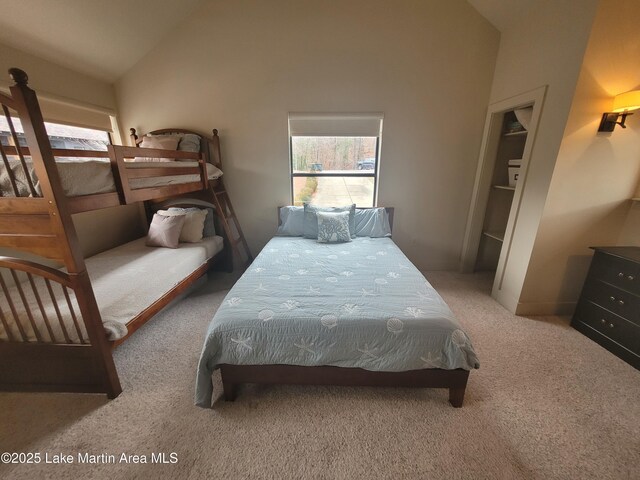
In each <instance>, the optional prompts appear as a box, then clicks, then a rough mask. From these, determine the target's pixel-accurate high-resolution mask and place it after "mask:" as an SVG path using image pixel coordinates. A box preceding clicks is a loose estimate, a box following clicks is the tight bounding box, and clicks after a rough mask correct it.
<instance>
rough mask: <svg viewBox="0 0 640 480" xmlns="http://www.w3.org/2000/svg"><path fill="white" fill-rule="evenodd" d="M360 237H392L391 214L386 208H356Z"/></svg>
mask: <svg viewBox="0 0 640 480" xmlns="http://www.w3.org/2000/svg"><path fill="white" fill-rule="evenodd" d="M356 235H357V236H358V237H371V238H378V237H390V236H391V226H390V225H389V214H388V213H387V211H386V210H385V209H384V208H356Z"/></svg>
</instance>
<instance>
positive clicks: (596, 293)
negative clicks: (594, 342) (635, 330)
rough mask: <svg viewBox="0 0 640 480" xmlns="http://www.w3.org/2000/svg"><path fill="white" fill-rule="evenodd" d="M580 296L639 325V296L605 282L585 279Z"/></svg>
mask: <svg viewBox="0 0 640 480" xmlns="http://www.w3.org/2000/svg"><path fill="white" fill-rule="evenodd" d="M582 298H584V299H585V300H590V301H591V302H593V303H596V304H598V305H600V306H602V307H604V308H606V309H607V310H610V311H612V312H614V313H616V314H618V315H620V316H621V317H623V318H626V319H627V320H629V321H630V322H633V323H635V324H636V325H640V297H637V296H636V295H633V294H632V293H629V292H627V291H624V290H621V289H619V288H616V287H613V286H611V285H609V284H607V283H604V282H601V281H598V280H593V279H590V278H589V279H587V283H586V284H585V286H584V292H583V294H582Z"/></svg>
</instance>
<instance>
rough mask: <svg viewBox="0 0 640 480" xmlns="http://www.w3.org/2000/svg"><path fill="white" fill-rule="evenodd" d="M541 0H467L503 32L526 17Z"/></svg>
mask: <svg viewBox="0 0 640 480" xmlns="http://www.w3.org/2000/svg"><path fill="white" fill-rule="evenodd" d="M539 1H540V0H467V2H469V3H470V4H471V5H473V7H474V8H475V9H476V10H477V11H478V12H480V14H481V15H482V16H483V17H484V18H486V19H487V20H489V22H491V23H492V24H493V26H494V27H496V28H497V29H498V30H500V31H501V32H504V31H505V30H506V29H507V28H509V26H510V25H512V24H513V23H515V22H517V21H518V20H520V19H522V18H524V16H525V15H526V14H527V13H529V12H530V11H531V9H532V8H534V7H535V4H536V3H539Z"/></svg>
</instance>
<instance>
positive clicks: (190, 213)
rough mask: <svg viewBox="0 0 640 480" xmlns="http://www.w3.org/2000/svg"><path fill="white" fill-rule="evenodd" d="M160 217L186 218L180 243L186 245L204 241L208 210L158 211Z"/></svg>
mask: <svg viewBox="0 0 640 480" xmlns="http://www.w3.org/2000/svg"><path fill="white" fill-rule="evenodd" d="M158 215H163V216H165V217H177V216H184V225H183V226H182V231H181V232H180V241H181V242H185V243H197V242H201V241H202V234H203V232H204V221H205V219H206V218H207V211H206V210H200V209H193V210H191V209H189V210H179V211H177V210H158Z"/></svg>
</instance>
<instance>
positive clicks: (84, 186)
mask: <svg viewBox="0 0 640 480" xmlns="http://www.w3.org/2000/svg"><path fill="white" fill-rule="evenodd" d="M9 164H10V166H11V171H12V172H13V174H14V176H15V178H16V183H17V186H18V192H19V193H20V196H24V197H28V196H29V194H30V193H31V191H30V190H29V184H28V183H27V179H26V176H25V174H24V169H23V168H22V165H21V163H20V161H19V160H17V159H11V160H9ZM206 165H207V177H208V179H209V180H215V179H216V178H219V177H220V176H221V175H222V171H221V170H220V169H219V168H217V167H215V166H214V165H211V164H210V163H207V164H206ZM56 166H57V167H58V174H59V175H60V182H61V183H62V189H63V190H64V192H65V194H66V195H67V197H79V196H81V195H92V194H96V193H110V192H115V191H116V184H115V181H114V179H113V173H112V171H111V162H109V161H108V160H100V159H96V160H87V159H83V160H65V159H61V158H57V159H56ZM195 166H198V162H128V163H127V168H132V169H133V168H149V167H163V168H164V167H167V168H180V167H195ZM27 167H28V169H29V173H30V175H31V180H32V182H33V184H34V186H35V188H36V191H37V192H38V194H39V195H41V194H42V192H41V190H40V182H39V180H38V177H37V176H36V174H35V172H34V170H33V167H32V164H31V162H30V161H29V160H28V161H27ZM199 180H200V176H199V175H177V176H166V177H154V178H140V179H132V180H130V181H129V185H130V187H131V188H133V189H137V188H148V187H160V186H164V185H177V184H181V183H190V182H197V181H199ZM0 191H1V192H2V194H3V196H5V197H12V196H14V195H13V188H12V186H11V180H10V178H9V173H8V172H7V169H6V168H5V167H4V165H3V166H2V167H1V168H0Z"/></svg>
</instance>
